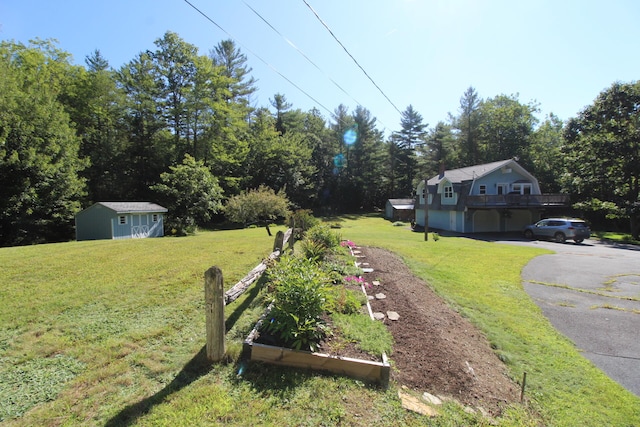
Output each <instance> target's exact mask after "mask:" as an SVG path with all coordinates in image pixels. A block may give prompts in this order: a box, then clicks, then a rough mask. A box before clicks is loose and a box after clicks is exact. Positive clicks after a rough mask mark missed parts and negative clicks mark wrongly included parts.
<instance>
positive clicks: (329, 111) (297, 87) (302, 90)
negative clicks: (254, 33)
mask: <svg viewBox="0 0 640 427" xmlns="http://www.w3.org/2000/svg"><path fill="white" fill-rule="evenodd" d="M184 2H185V3H187V4H188V5H189V6H191V7H192V8H193V9H194V10H195V11H196V12H198V13H199V14H200V15H202V16H203V17H204V18H205V19H206V20H207V21H209V22H211V23H212V24H213V25H215V26H216V27H218V28H219V29H220V31H222V32H223V33H225V34H226V35H227V36H229V37H230V38H232V39H233V40H234V41H235V42H236V43H238V44H239V45H240V46H242V47H243V48H244V49H245V50H246V51H247V52H249V53H251V54H252V55H253V56H255V57H256V58H258V59H259V60H260V61H261V62H262V63H263V64H265V65H266V66H267V67H269V68H271V69H272V70H273V71H274V72H276V73H277V74H278V75H279V76H280V77H282V78H283V79H285V80H286V81H287V82H289V84H291V85H292V86H293V87H295V88H296V89H298V90H299V91H300V92H302V93H303V94H305V95H306V96H307V97H308V98H309V99H311V100H312V101H313V102H315V103H316V104H317V105H319V106H320V107H322V108H323V109H324V110H325V111H327V112H328V113H329V115H330V116H332V117H334V118H335V119H336V120H340V118H339V117H338V116H336V115H335V114H334V113H333V112H331V110H329V109H328V108H327V107H325V106H324V105H322V103H321V102H320V101H318V100H317V99H315V98H314V97H313V96H311V95H309V94H308V93H307V92H306V91H305V90H304V89H302V88H301V87H300V86H298V85H297V84H295V83H294V82H292V81H291V80H290V79H289V78H288V77H287V76H285V75H284V74H282V73H281V72H280V71H278V70H277V69H276V68H275V67H274V66H273V65H271V64H270V63H268V62H267V61H265V60H264V59H262V57H261V56H260V55H258V54H257V53H255V52H254V51H252V50H251V49H249V48H248V47H247V46H246V45H244V44H242V43H241V42H240V41H238V39H237V38H235V37H234V36H233V35H232V34H231V33H229V32H228V31H227V30H225V29H224V28H222V27H221V26H220V25H219V24H218V23H217V22H215V21H214V20H213V19H211V18H210V17H209V16H208V15H207V14H206V13H204V12H203V11H202V10H200V9H198V8H197V7H196V6H195V5H194V4H193V3H191V2H190V1H189V0H184Z"/></svg>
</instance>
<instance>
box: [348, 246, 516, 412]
mask: <svg viewBox="0 0 640 427" xmlns="http://www.w3.org/2000/svg"><path fill="white" fill-rule="evenodd" d="M359 250H360V251H361V252H362V255H364V258H360V259H359V261H361V262H365V263H368V264H369V267H371V268H373V270H374V271H373V272H372V273H365V274H364V278H365V280H366V281H367V282H368V283H369V284H372V283H373V281H379V282H380V285H379V286H372V287H371V288H369V289H368V290H367V293H368V294H369V295H375V294H379V293H382V294H384V295H385V296H386V298H385V299H374V300H371V301H370V303H371V308H372V310H373V311H374V312H381V313H385V314H386V313H387V312H388V311H393V312H397V313H398V314H399V315H400V318H399V320H396V321H392V320H389V318H388V317H385V319H384V320H383V321H384V322H385V324H386V325H387V327H388V329H389V331H390V332H391V334H392V335H393V338H394V347H393V353H392V354H391V355H390V359H391V361H392V364H393V368H392V374H391V375H392V378H393V380H394V381H395V382H396V383H398V384H399V385H404V386H407V387H409V388H410V389H413V390H416V391H419V392H425V391H426V392H429V393H431V394H435V395H438V396H441V397H451V398H454V399H456V400H458V401H460V402H462V403H464V404H466V405H470V406H473V407H482V408H483V409H485V410H486V411H488V412H489V413H491V414H493V415H497V414H499V413H500V412H501V409H502V408H503V407H504V406H505V405H506V404H508V403H512V402H516V401H518V400H519V387H518V386H517V384H515V383H514V382H513V381H512V380H511V379H510V378H509V377H508V375H507V372H506V371H507V370H506V367H505V366H504V364H503V363H502V361H500V359H498V357H497V356H496V354H495V353H494V352H493V350H492V349H491V346H490V345H489V343H488V341H487V339H486V337H485V336H484V335H483V334H482V332H480V331H479V330H478V329H477V328H476V327H475V326H474V325H472V324H471V323H470V322H469V321H468V320H467V319H465V318H463V317H462V316H461V315H460V314H459V313H458V312H456V311H455V310H453V309H452V308H451V307H450V306H449V305H448V304H447V303H445V302H444V301H443V300H442V299H441V298H440V297H438V296H437V295H436V294H435V293H434V292H433V291H432V290H431V289H430V288H429V286H428V285H427V284H426V283H425V282H424V281H423V280H421V279H420V278H418V277H416V276H415V275H413V274H412V273H411V271H410V270H409V268H408V267H407V265H406V264H405V263H404V262H403V261H402V260H401V259H400V258H399V257H398V256H397V255H395V254H393V253H391V252H389V251H387V250H384V249H379V248H372V247H362V248H359Z"/></svg>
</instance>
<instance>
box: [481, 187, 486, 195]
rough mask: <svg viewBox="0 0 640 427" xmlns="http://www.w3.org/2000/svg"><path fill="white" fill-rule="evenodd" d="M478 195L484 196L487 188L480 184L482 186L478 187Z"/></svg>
mask: <svg viewBox="0 0 640 427" xmlns="http://www.w3.org/2000/svg"><path fill="white" fill-rule="evenodd" d="M480 194H481V195H485V194H487V186H486V185H484V184H482V185H481V186H480Z"/></svg>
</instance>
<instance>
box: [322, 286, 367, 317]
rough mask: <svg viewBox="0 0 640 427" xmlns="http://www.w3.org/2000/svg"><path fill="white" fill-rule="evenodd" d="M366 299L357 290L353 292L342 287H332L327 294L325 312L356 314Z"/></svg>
mask: <svg viewBox="0 0 640 427" xmlns="http://www.w3.org/2000/svg"><path fill="white" fill-rule="evenodd" d="M366 298H367V297H366V296H365V295H364V293H362V292H361V291H360V290H359V289H358V290H357V291H354V290H351V289H347V288H345V287H344V286H342V285H334V286H332V288H331V292H330V293H329V299H328V301H327V311H329V312H332V313H343V314H353V313H357V312H358V311H359V310H360V307H362V305H363V304H366V302H367V301H366Z"/></svg>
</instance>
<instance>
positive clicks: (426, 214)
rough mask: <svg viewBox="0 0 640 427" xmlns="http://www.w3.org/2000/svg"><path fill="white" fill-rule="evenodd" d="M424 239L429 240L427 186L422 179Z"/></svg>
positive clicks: (425, 181)
mask: <svg viewBox="0 0 640 427" xmlns="http://www.w3.org/2000/svg"><path fill="white" fill-rule="evenodd" d="M422 194H423V196H424V241H425V242H426V241H427V240H429V187H427V179H426V178H425V180H424V190H423V192H422Z"/></svg>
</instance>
